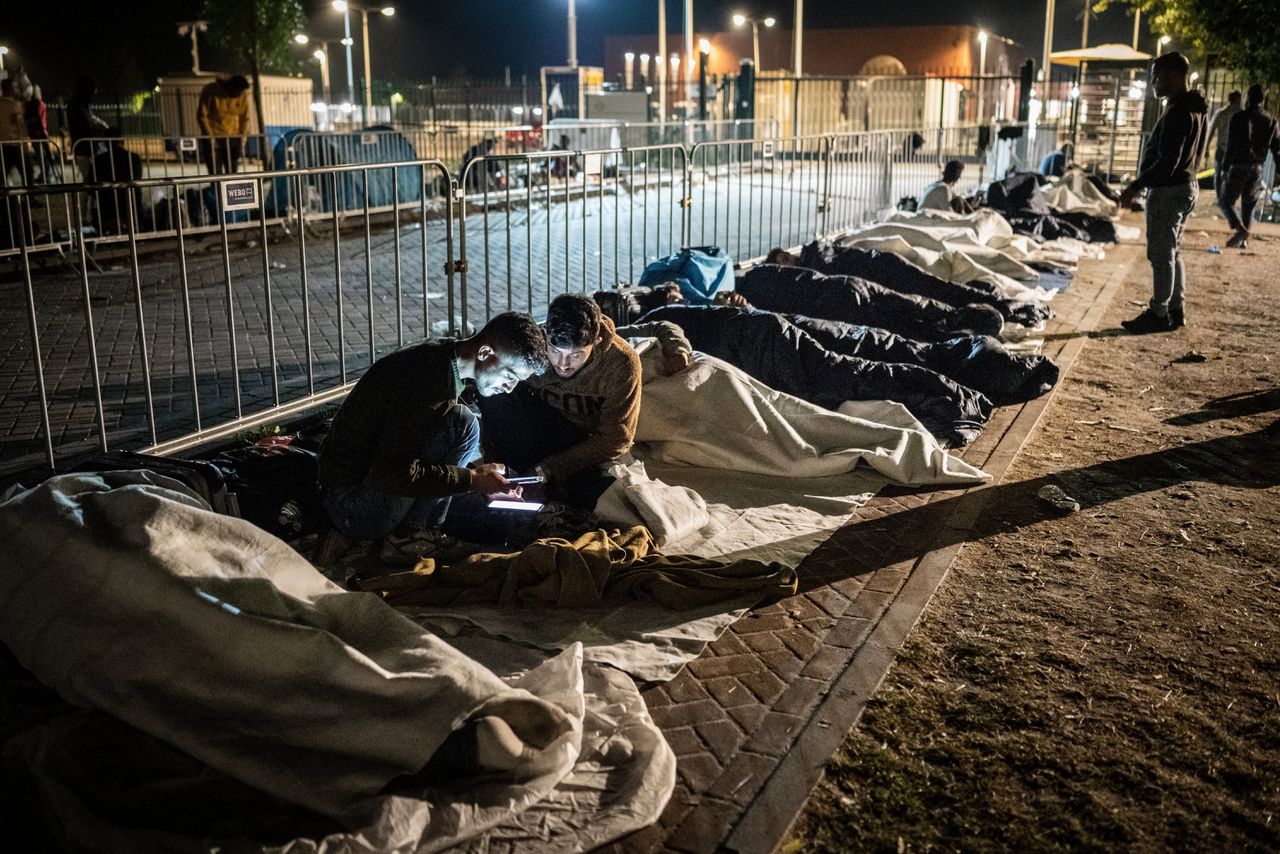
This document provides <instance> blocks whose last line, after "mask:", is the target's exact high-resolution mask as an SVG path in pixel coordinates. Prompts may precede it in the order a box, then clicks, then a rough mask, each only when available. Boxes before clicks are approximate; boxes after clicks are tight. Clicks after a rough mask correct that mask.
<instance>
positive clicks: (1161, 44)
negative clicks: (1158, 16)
mask: <svg viewBox="0 0 1280 854" xmlns="http://www.w3.org/2000/svg"><path fill="white" fill-rule="evenodd" d="M1171 41H1173V39H1172V38H1170V37H1169V36H1161V37H1160V38H1159V39H1158V40H1157V41H1156V56H1159V55H1160V54H1161V53H1163V52H1164V48H1165V45H1167V44H1168V43H1169V42H1171Z"/></svg>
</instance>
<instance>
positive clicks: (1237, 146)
mask: <svg viewBox="0 0 1280 854" xmlns="http://www.w3.org/2000/svg"><path fill="white" fill-rule="evenodd" d="M1263 98H1264V93H1263V91H1262V87H1261V86H1259V85H1257V84H1254V85H1253V86H1250V87H1249V96H1248V98H1247V99H1246V100H1245V108H1244V109H1243V110H1241V111H1240V112H1238V113H1236V114H1235V115H1234V116H1233V117H1232V118H1231V125H1230V129H1229V130H1228V132H1227V155H1226V158H1225V159H1224V160H1223V166H1225V167H1226V170H1227V180H1226V181H1225V182H1224V183H1223V187H1222V196H1221V197H1220V198H1219V199H1218V206H1219V207H1221V208H1222V214H1223V216H1225V217H1226V218H1227V224H1228V225H1230V226H1231V228H1232V229H1234V230H1235V234H1233V235H1231V237H1230V239H1228V240H1227V246H1229V247H1231V248H1233V249H1244V248H1245V247H1246V246H1248V245H1249V228H1250V227H1251V226H1252V225H1253V209H1254V208H1255V207H1257V204H1258V200H1259V199H1260V198H1261V197H1262V195H1263V191H1264V189H1266V188H1264V187H1263V186H1262V166H1263V164H1264V163H1266V162H1267V152H1268V151H1270V152H1271V156H1272V157H1273V158H1275V161H1276V165H1278V166H1280V131H1278V130H1277V128H1276V120H1275V119H1274V118H1272V117H1271V115H1270V114H1269V113H1268V112H1267V111H1266V110H1264V109H1262V101H1263ZM1237 200H1239V201H1240V213H1239V214H1237V213H1236V201H1237Z"/></svg>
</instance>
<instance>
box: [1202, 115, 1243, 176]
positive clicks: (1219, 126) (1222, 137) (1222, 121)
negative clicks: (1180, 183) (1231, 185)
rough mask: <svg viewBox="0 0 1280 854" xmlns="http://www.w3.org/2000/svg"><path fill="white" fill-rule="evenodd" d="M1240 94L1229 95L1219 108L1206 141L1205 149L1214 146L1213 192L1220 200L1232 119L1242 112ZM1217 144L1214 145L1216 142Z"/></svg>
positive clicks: (1211, 122)
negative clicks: (1223, 162) (1224, 161)
mask: <svg viewBox="0 0 1280 854" xmlns="http://www.w3.org/2000/svg"><path fill="white" fill-rule="evenodd" d="M1240 110H1241V107H1240V93H1239V92H1238V91H1236V92H1232V93H1231V94H1229V95H1227V103H1226V104H1224V105H1223V106H1221V107H1219V108H1218V111H1217V112H1216V113H1214V114H1213V118H1212V119H1210V120H1209V137H1208V139H1206V140H1205V143H1204V144H1205V147H1206V148H1207V147H1208V146H1210V145H1213V146H1214V148H1213V192H1214V193H1215V194H1216V195H1217V197H1218V199H1219V200H1221V199H1222V188H1223V187H1224V186H1225V185H1226V182H1227V167H1226V166H1224V165H1223V164H1222V161H1223V159H1224V158H1226V156H1227V131H1228V129H1229V128H1230V127H1231V118H1232V116H1234V115H1235V114H1236V113H1238V112H1240ZM1215 140H1216V141H1217V144H1216V145H1214V141H1215Z"/></svg>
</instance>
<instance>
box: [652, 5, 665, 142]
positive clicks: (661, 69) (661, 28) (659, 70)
mask: <svg viewBox="0 0 1280 854" xmlns="http://www.w3.org/2000/svg"><path fill="white" fill-rule="evenodd" d="M666 55H667V0H658V56H657V61H656V62H655V63H654V66H655V68H654V73H655V74H656V75H657V79H655V80H654V84H655V85H656V86H657V87H658V123H659V124H665V123H666V121H667V69H666V65H665V63H664V62H663V59H662V58H663V57H664V56H666Z"/></svg>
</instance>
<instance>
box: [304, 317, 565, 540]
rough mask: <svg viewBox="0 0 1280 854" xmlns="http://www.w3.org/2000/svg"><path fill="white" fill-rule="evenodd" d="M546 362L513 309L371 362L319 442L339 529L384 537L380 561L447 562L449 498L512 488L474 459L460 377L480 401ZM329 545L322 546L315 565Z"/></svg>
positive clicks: (496, 470)
mask: <svg viewBox="0 0 1280 854" xmlns="http://www.w3.org/2000/svg"><path fill="white" fill-rule="evenodd" d="M546 368H547V339H546V336H545V334H544V333H543V331H542V328H541V327H539V326H538V324H537V323H536V322H534V320H533V318H532V317H530V316H529V315H527V314H519V313H517V312H506V313H504V314H499V315H496V316H495V317H494V318H493V319H491V320H490V321H489V322H488V323H486V324H485V325H484V328H483V329H481V330H480V331H479V332H478V333H477V334H475V335H473V336H471V337H470V338H466V339H463V340H461V341H454V340H452V339H441V340H428V341H424V342H422V343H420V344H415V345H413V346H410V347H405V348H403V349H401V350H397V351H396V352H394V353H391V354H389V355H387V356H383V357H382V358H381V359H379V360H378V361H376V362H374V364H373V365H372V367H370V368H369V370H368V371H367V372H366V373H365V375H364V376H362V377H361V378H360V380H359V381H358V382H357V383H356V386H355V388H354V389H352V390H351V394H350V395H348V396H347V399H346V401H345V402H343V404H342V408H341V409H339V410H338V414H337V415H335V416H334V419H333V426H332V428H331V429H330V431H329V434H328V435H327V436H326V437H325V440H324V444H323V445H322V446H321V448H320V463H319V483H320V493H321V498H322V500H323V502H324V507H325V510H326V511H327V512H328V514H329V518H330V519H331V520H332V521H333V525H334V528H335V529H336V531H337V533H338V534H340V535H341V536H342V537H345V538H349V539H352V540H376V539H379V538H381V539H382V551H381V558H382V560H383V561H384V562H386V563H410V564H412V563H414V562H415V561H417V560H418V559H420V558H423V557H440V558H442V559H445V560H448V555H449V553H450V550H451V549H452V548H453V547H454V546H456V543H455V542H451V540H452V538H450V537H447V536H446V535H445V534H444V533H443V532H442V531H441V530H440V525H441V523H442V522H443V520H444V518H445V515H446V513H447V512H448V509H449V503H450V499H451V497H452V496H455V495H462V494H465V493H468V492H475V493H480V494H482V495H490V494H499V493H505V492H508V491H510V490H511V486H510V485H509V484H508V483H507V479H506V477H505V476H504V472H505V471H506V468H505V466H504V465H502V464H500V463H496V462H490V463H480V462H479V460H480V425H479V423H478V422H477V419H476V416H475V413H473V412H472V411H471V410H470V409H469V408H467V407H466V406H464V405H463V404H461V403H459V401H458V395H460V394H461V393H462V390H463V383H464V382H465V381H470V382H472V383H474V385H475V389H476V392H477V393H478V394H479V395H480V399H481V400H482V401H483V400H486V399H488V398H490V397H492V396H495V395H496V396H501V397H505V396H507V392H509V391H511V390H512V389H513V388H515V387H516V384H517V383H520V382H522V381H524V380H528V379H529V378H530V377H533V376H536V375H537V374H540V373H542V372H543V371H544V370H546ZM335 551H337V548H336V547H335V546H334V545H333V544H332V543H326V544H325V545H324V546H323V547H322V548H321V553H322V556H318V557H317V558H316V562H317V563H319V564H321V565H324V564H325V563H326V562H327V561H328V560H329V559H330V558H331V557H333V556H334V555H333V552H335Z"/></svg>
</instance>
